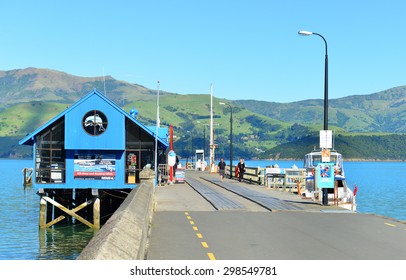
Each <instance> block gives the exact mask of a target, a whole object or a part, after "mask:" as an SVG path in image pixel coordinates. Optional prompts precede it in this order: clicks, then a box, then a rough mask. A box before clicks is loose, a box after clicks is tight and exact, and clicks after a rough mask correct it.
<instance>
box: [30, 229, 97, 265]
mask: <svg viewBox="0 0 406 280" xmlns="http://www.w3.org/2000/svg"><path fill="white" fill-rule="evenodd" d="M96 233H97V230H94V229H91V228H89V227H87V226H86V225H83V224H78V225H68V226H54V227H53V228H45V229H39V256H38V257H37V259H38V260H74V259H76V258H77V257H78V256H79V254H80V253H81V252H82V250H83V249H84V248H85V247H86V245H87V244H88V243H89V241H90V239H91V238H92V237H93V236H94V235H95V234H96Z"/></svg>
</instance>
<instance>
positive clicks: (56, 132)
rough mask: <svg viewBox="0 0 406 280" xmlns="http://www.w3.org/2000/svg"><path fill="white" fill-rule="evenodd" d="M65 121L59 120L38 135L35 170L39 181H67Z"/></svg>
mask: <svg viewBox="0 0 406 280" xmlns="http://www.w3.org/2000/svg"><path fill="white" fill-rule="evenodd" d="M64 138H65V136H64V122H63V121H60V122H57V123H56V124H55V125H53V126H51V127H49V128H48V129H47V130H44V132H43V133H42V134H40V135H38V136H37V143H36V151H35V171H36V182H37V183H45V184H47V183H58V184H60V183H65V171H66V169H65V160H66V155H65V149H64Z"/></svg>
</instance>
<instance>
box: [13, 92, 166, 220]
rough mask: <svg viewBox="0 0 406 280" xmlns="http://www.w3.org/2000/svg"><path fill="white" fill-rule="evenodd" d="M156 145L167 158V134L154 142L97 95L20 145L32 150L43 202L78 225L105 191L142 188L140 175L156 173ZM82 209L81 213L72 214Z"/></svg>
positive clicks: (146, 130)
mask: <svg viewBox="0 0 406 280" xmlns="http://www.w3.org/2000/svg"><path fill="white" fill-rule="evenodd" d="M39 113H40V112H39ZM155 140H157V143H158V155H164V154H165V151H166V150H167V148H168V147H169V142H168V129H164V128H159V130H158V136H157V138H156V139H155V129H152V128H151V127H147V126H145V125H143V124H142V123H141V122H139V121H138V120H137V119H136V117H135V116H134V115H133V114H130V113H127V112H125V111H124V110H122V109H121V108H120V107H119V106H117V105H116V104H115V103H113V102H112V101H111V100H109V99H108V98H107V97H105V96H104V95H103V94H101V93H100V92H99V91H97V90H93V91H91V92H89V93H88V94H87V95H85V96H84V97H83V98H82V99H80V100H79V101H77V102H76V103H74V104H73V105H72V106H70V107H68V108H67V109H66V110H64V111H63V112H61V113H60V114H59V115H57V116H56V117H54V118H53V119H51V120H50V121H48V122H47V123H45V124H44V125H42V126H41V127H39V128H38V129H36V130H35V131H33V132H32V133H30V134H29V135H27V136H26V137H25V138H24V139H22V140H21V141H20V142H19V143H20V145H32V147H33V160H34V170H33V178H32V183H33V187H34V188H37V189H38V190H39V194H40V195H41V197H42V199H41V201H42V200H45V201H46V202H48V203H51V204H52V205H53V206H56V207H57V208H58V209H59V210H61V211H62V212H65V214H66V213H67V214H69V215H71V216H73V217H74V218H75V219H78V217H75V216H76V215H77V212H78V211H81V210H82V208H84V207H85V206H87V205H88V204H90V203H95V202H100V200H99V198H100V190H105V192H104V193H107V190H110V191H112V190H123V189H133V188H135V187H136V186H137V185H138V184H139V176H138V174H139V172H140V171H141V170H142V169H143V168H148V167H154V160H155ZM158 158H162V157H158ZM66 193H67V194H68V195H69V198H67V197H66V195H65V194H66ZM83 193H85V195H83ZM60 196H63V197H62V199H61V201H69V203H65V204H63V203H61V201H59V202H58V201H57V197H60ZM79 198H80V199H79ZM78 200H81V201H78ZM83 203H85V204H86V205H84V206H83ZM101 203H103V200H102V201H101ZM42 204H44V201H42ZM59 204H61V205H62V207H59V206H58V205H59ZM78 205H82V208H81V209H77V211H74V213H72V211H73V210H72V209H75V208H77V207H78ZM96 207H97V205H96ZM64 208H66V209H64ZM44 211H45V210H44ZM47 211H48V214H49V210H47ZM42 214H43V213H42ZM72 214H73V215H72ZM48 216H49V215H48ZM52 216H55V213H53V214H52ZM42 219H45V220H46V218H44V217H42ZM62 219H63V218H62ZM79 220H81V219H80V218H79ZM56 222H57V221H56ZM82 222H83V221H82ZM54 223H55V221H54V222H52V221H50V219H49V218H48V222H46V221H41V217H40V226H42V227H47V226H51V225H53V224H54ZM88 225H89V226H91V225H93V226H92V227H99V225H97V224H96V225H95V224H94V223H93V224H92V223H90V224H88Z"/></svg>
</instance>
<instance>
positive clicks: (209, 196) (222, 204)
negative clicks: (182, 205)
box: [186, 178, 245, 210]
mask: <svg viewBox="0 0 406 280" xmlns="http://www.w3.org/2000/svg"><path fill="white" fill-rule="evenodd" d="M186 183H188V184H189V185H190V186H191V187H192V188H193V189H194V190H195V191H196V192H198V193H199V194H200V195H201V196H202V197H203V198H205V199H206V200H207V201H208V202H209V203H210V204H211V205H213V207H214V208H215V209H216V210H228V209H243V208H245V207H244V205H242V204H241V203H239V202H236V201H234V200H231V199H230V198H228V197H226V196H224V195H223V194H221V193H219V192H217V191H215V190H214V189H213V188H211V187H209V186H207V181H206V183H205V182H204V181H203V182H202V181H201V180H199V179H195V178H186Z"/></svg>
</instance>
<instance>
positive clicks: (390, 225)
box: [385, 223, 396, 227]
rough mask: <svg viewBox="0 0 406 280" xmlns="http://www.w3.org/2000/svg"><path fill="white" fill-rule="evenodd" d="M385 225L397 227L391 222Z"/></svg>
mask: <svg viewBox="0 0 406 280" xmlns="http://www.w3.org/2000/svg"><path fill="white" fill-rule="evenodd" d="M385 225H387V226H390V227H396V225H394V224H390V223H385Z"/></svg>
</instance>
